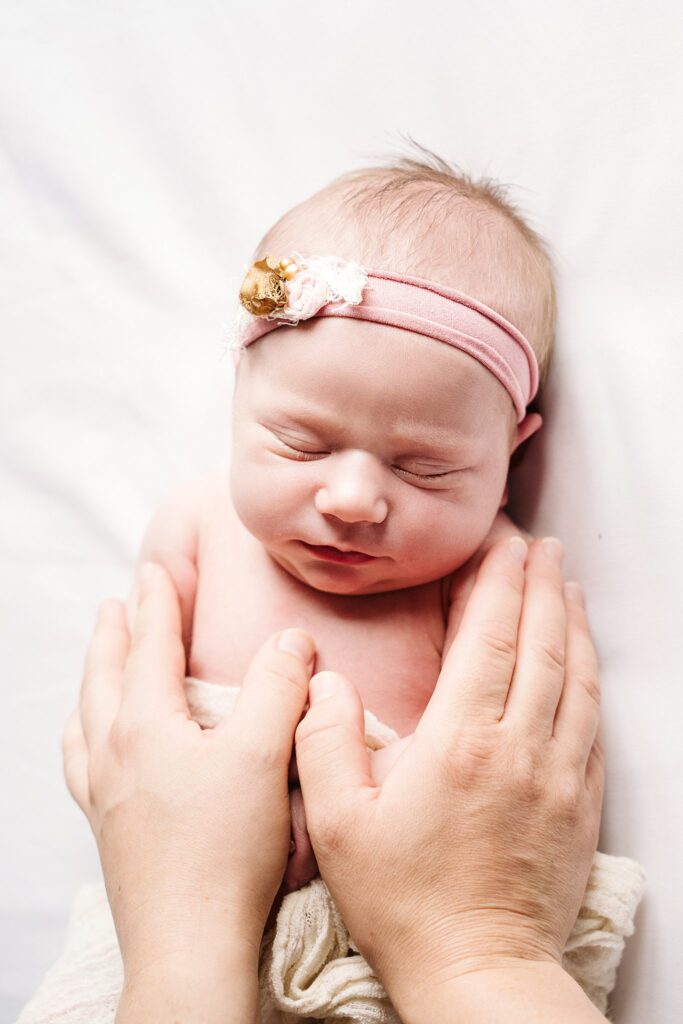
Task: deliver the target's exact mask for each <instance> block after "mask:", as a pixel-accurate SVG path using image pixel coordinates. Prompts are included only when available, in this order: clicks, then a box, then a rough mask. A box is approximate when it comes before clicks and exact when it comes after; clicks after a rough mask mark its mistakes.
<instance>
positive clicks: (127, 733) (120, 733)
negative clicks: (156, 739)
mask: <svg viewBox="0 0 683 1024" xmlns="http://www.w3.org/2000/svg"><path fill="white" fill-rule="evenodd" d="M147 738H148V726H147V723H146V722H145V721H144V720H143V719H142V718H141V717H140V716H139V715H137V714H136V713H135V712H133V711H131V710H128V711H127V712H126V713H125V714H119V715H117V717H116V718H115V719H114V721H113V722H112V724H111V727H110V729H109V738H108V746H109V749H110V750H111V751H112V753H113V754H114V755H115V757H116V758H117V759H119V760H121V761H125V760H126V759H127V758H128V757H129V756H130V755H131V753H132V752H133V751H134V750H137V749H139V747H141V746H143V745H144V744H145V743H146V741H147Z"/></svg>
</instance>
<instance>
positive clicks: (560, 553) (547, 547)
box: [543, 537, 564, 565]
mask: <svg viewBox="0 0 683 1024" xmlns="http://www.w3.org/2000/svg"><path fill="white" fill-rule="evenodd" d="M543 550H544V551H545V553H546V556H547V557H548V558H551V559H552V561H553V562H555V564H556V565H562V560H563V559H564V544H563V543H562V541H561V540H558V539H557V537H544V538H543Z"/></svg>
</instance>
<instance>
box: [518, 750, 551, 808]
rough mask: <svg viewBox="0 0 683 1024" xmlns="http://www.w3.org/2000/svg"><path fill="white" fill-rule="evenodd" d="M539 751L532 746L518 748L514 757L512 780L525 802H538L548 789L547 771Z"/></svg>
mask: <svg viewBox="0 0 683 1024" xmlns="http://www.w3.org/2000/svg"><path fill="white" fill-rule="evenodd" d="M543 768H544V766H543V764H542V759H541V757H540V755H539V753H538V752H537V751H536V750H534V749H533V748H530V747H524V748H518V749H517V750H516V751H515V753H514V756H513V758H512V765H511V772H510V775H511V782H512V785H513V787H514V791H515V793H516V795H517V797H518V798H519V799H520V800H521V801H522V802H523V803H532V804H535V803H538V802H539V801H540V800H541V798H542V797H543V795H544V793H545V789H546V779H545V772H544V770H543Z"/></svg>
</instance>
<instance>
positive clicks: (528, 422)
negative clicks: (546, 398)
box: [510, 412, 543, 455]
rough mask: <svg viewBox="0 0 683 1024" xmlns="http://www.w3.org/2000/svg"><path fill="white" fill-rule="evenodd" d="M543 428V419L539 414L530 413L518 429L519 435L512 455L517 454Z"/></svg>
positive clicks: (514, 443)
mask: <svg viewBox="0 0 683 1024" xmlns="http://www.w3.org/2000/svg"><path fill="white" fill-rule="evenodd" d="M542 426H543V417H542V416H541V415H540V414H539V413H537V412H529V413H527V414H526V416H525V417H524V419H523V420H522V422H521V423H520V424H519V425H518V427H517V433H516V435H515V439H514V442H513V445H512V448H511V449H510V455H512V453H513V452H516V451H517V449H518V448H519V447H520V445H523V444H524V442H525V441H528V440H529V438H530V437H532V436H533V435H534V434H535V433H536V431H537V430H540V429H541V427H542Z"/></svg>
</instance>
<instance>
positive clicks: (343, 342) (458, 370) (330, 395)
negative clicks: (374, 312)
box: [245, 317, 516, 446]
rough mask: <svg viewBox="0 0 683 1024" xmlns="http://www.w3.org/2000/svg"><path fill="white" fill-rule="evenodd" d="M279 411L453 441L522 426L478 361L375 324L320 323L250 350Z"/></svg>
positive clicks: (335, 424)
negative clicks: (515, 425) (507, 427)
mask: <svg viewBox="0 0 683 1024" xmlns="http://www.w3.org/2000/svg"><path fill="white" fill-rule="evenodd" d="M245 356H246V360H247V363H248V364H251V366H252V367H253V370H254V374H255V384H256V390H255V394H256V395H257V396H258V398H259V401H261V402H262V403H263V406H264V408H267V409H268V411H269V413H270V414H276V415H280V416H281V417H284V418H287V419H289V420H290V422H294V421H295V420H296V421H297V422H298V423H299V424H303V423H310V424H313V423H315V424H317V425H319V426H321V427H322V426H325V427H327V428H329V429H334V430H335V431H336V432H339V431H340V429H342V430H343V429H346V428H350V427H351V426H352V424H353V421H354V419H355V421H357V422H358V423H360V422H361V421H362V422H363V423H364V424H365V425H366V426H367V427H368V429H371V430H372V431H374V432H375V433H376V434H377V435H378V436H379V435H383V436H387V437H388V436H392V437H394V438H395V440H396V441H397V442H398V441H399V440H404V441H406V442H407V441H408V440H410V439H411V438H412V439H413V440H414V441H415V442H416V443H417V441H418V440H421V441H423V442H424V443H425V444H427V443H430V444H432V445H438V444H441V445H444V446H445V445H447V444H451V445H452V443H453V439H458V438H460V439H469V441H470V442H473V441H474V440H476V439H477V438H480V437H482V436H484V435H487V436H490V435H491V432H492V430H493V431H494V432H497V431H498V430H499V428H500V427H501V425H502V426H506V425H508V424H511V423H512V424H516V414H515V410H514V406H513V404H512V401H511V399H510V396H509V395H508V393H507V391H506V390H505V389H504V388H503V386H502V385H501V384H500V383H499V381H497V380H496V379H495V378H494V377H493V375H492V374H491V373H490V372H489V371H488V370H487V369H486V368H485V367H484V366H483V365H482V364H481V363H480V362H479V361H477V360H475V359H473V358H472V357H470V356H469V355H467V354H466V353H464V352H462V351H460V350H458V349H455V348H453V347H452V346H450V345H446V344H444V343H443V342H440V341H437V340H435V339H433V338H426V337H424V336H422V335H418V334H415V333H414V332H412V331H408V330H404V329H402V328H397V327H391V326H387V325H384V324H377V323H370V322H367V321H361V322H357V321H353V320H346V319H342V318H331V317H330V318H322V319H313V320H310V321H308V322H306V323H302V324H299V326H298V327H294V328H290V327H280V328H277V329H276V330H274V331H272V332H271V333H270V334H268V335H265V336H264V337H263V338H261V339H260V340H259V341H257V342H256V343H254V344H253V345H252V346H250V347H249V348H248V349H247V352H246V353H245Z"/></svg>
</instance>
